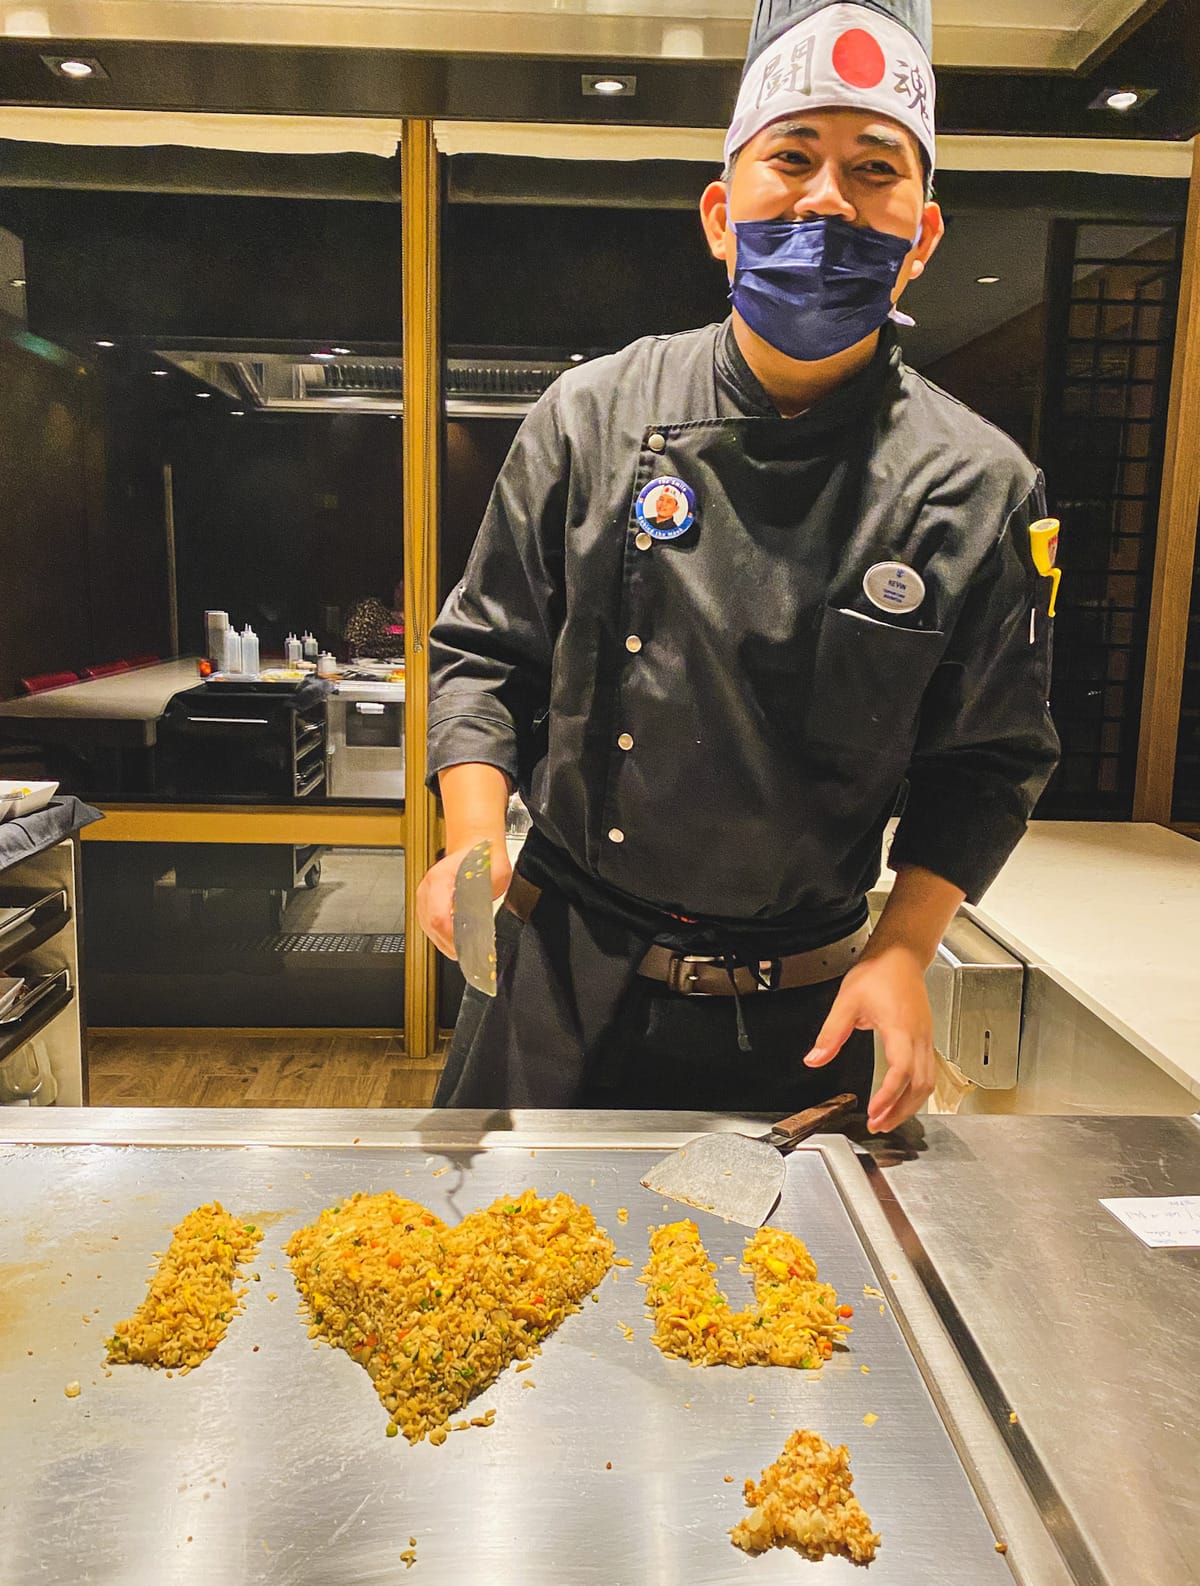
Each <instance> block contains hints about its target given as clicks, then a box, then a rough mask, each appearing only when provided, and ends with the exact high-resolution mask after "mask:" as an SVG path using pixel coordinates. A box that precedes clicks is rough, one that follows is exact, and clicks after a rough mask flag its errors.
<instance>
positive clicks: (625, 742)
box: [617, 732, 633, 749]
mask: <svg viewBox="0 0 1200 1586" xmlns="http://www.w3.org/2000/svg"><path fill="white" fill-rule="evenodd" d="M617 747H618V748H619V749H632V748H633V737H632V735H631V734H630V733H627V732H623V733H622V734H621V736H620V737H619V738H618V739H617Z"/></svg>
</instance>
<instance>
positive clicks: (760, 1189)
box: [642, 1094, 858, 1228]
mask: <svg viewBox="0 0 1200 1586" xmlns="http://www.w3.org/2000/svg"><path fill="white" fill-rule="evenodd" d="M857 1105H858V1098H857V1097H856V1096H852V1095H849V1094H846V1095H841V1096H834V1097H833V1098H832V1100H830V1101H825V1102H822V1103H821V1104H820V1106H818V1107H808V1108H806V1109H805V1110H804V1111H803V1112H797V1113H793V1114H792V1116H791V1117H790V1118H784V1119H782V1120H781V1121H780V1122H779V1123H777V1124H776V1125H775V1127H774V1128H773V1129H772V1130H771V1131H770V1132H769V1133H768V1134H764V1135H760V1136H758V1137H757V1138H752V1137H751V1136H749V1135H744V1134H702V1135H698V1136H697V1137H696V1139H695V1140H689V1141H688V1143H687V1145H684V1146H680V1148H679V1149H678V1151H672V1152H671V1154H670V1156H666V1157H664V1158H663V1159H662V1161H661V1162H658V1163H656V1164H655V1166H654V1167H652V1168H651V1169H650V1171H649V1173H647V1174H646V1176H645V1178H644V1179H643V1180H642V1183H643V1184H644V1185H645V1187H646V1188H647V1189H648V1190H653V1191H654V1192H655V1194H657V1195H666V1196H668V1197H669V1198H670V1199H671V1200H677V1201H682V1202H683V1204H684V1205H685V1206H695V1207H697V1208H698V1209H699V1210H700V1211H705V1212H712V1213H713V1215H714V1216H717V1217H723V1218H724V1219H725V1221H726V1222H730V1223H741V1224H743V1225H744V1226H745V1227H747V1228H761V1227H762V1225H763V1223H765V1222H766V1220H767V1218H768V1217H769V1216H770V1215H771V1213H772V1212H773V1211H774V1210H775V1206H776V1203H777V1201H778V1200H779V1197H780V1195H781V1194H782V1193H783V1180H784V1174H785V1171H786V1164H785V1163H784V1155H785V1153H786V1152H788V1151H790V1150H791V1149H792V1147H793V1146H796V1145H799V1143H800V1141H801V1140H806V1139H807V1138H808V1137H809V1135H810V1134H815V1133H816V1132H817V1130H818V1129H824V1128H826V1127H828V1125H829V1124H831V1123H835V1122H837V1121H838V1120H839V1119H841V1118H843V1117H844V1116H845V1115H846V1114H847V1113H848V1112H851V1111H852V1110H853V1109H854V1108H855V1107H856V1106H857Z"/></svg>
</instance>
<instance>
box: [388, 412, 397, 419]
mask: <svg viewBox="0 0 1200 1586" xmlns="http://www.w3.org/2000/svg"><path fill="white" fill-rule="evenodd" d="M399 417H400V415H399V413H389V414H388V418H390V419H398V418H399Z"/></svg>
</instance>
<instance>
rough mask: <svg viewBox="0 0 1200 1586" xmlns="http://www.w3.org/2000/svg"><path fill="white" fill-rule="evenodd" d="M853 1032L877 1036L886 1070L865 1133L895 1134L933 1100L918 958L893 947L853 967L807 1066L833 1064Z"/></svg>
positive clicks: (928, 1021) (929, 1034) (929, 1021)
mask: <svg viewBox="0 0 1200 1586" xmlns="http://www.w3.org/2000/svg"><path fill="white" fill-rule="evenodd" d="M855 1030H878V1031H879V1035H880V1039H881V1040H882V1042H883V1053H884V1057H885V1058H886V1059H887V1065H888V1071H887V1078H886V1079H885V1080H884V1082H883V1084H882V1085H880V1087H879V1089H878V1090H877V1091H876V1093H875V1095H874V1096H872V1098H871V1103H870V1106H869V1107H868V1108H867V1127H868V1129H870V1130H871V1132H872V1133H873V1134H878V1133H881V1132H882V1131H884V1130H886V1129H895V1128H897V1127H898V1126H899V1125H900V1124H902V1123H903V1122H904V1120H905V1119H906V1118H911V1117H912V1116H913V1114H914V1113H915V1112H917V1111H918V1109H919V1108H920V1107H921V1105H922V1104H923V1103H924V1102H925V1101H927V1100H928V1098H929V1097H930V1096H931V1095H932V1094H933V1084H934V1078H935V1063H934V1054H933V1015H932V1013H931V1012H930V1008H929V997H928V995H927V993H926V991H925V967H924V965H923V964H922V963H921V960H920V958H919V956H918V955H917V954H915V953H914V952H912V951H911V950H910V949H908V948H907V947H904V946H902V945H893V946H889V947H887V948H885V949H883V950H882V951H880V952H877V953H874V954H871V953H870V952H868V954H867V955H865V956H864V957H863V958H862V959H861V960H860V962H859V963H857V964H855V966H854V968H853V969H852V970H850V971H849V973H848V974H847V975H846V978H845V979H844V980H843V981H842V985H841V990H840V991H839V992H838V994H837V998H836V1000H835V1001H834V1004H833V1007H832V1008H831V1009H830V1010H829V1017H828V1018H827V1019H826V1020H825V1023H824V1024H823V1025H822V1026H821V1033H820V1034H819V1035H818V1036H817V1039H816V1043H815V1044H814V1046H813V1049H812V1051H811V1052H810V1053H809V1054H808V1056H807V1057H806V1058H805V1059H804V1061H805V1063H806V1064H807V1065H808V1067H809V1068H823V1067H824V1065H825V1064H826V1063H831V1062H832V1061H833V1059H834V1058H835V1057H836V1056H837V1054H838V1053H839V1052H840V1051H841V1049H842V1047H843V1046H844V1045H845V1043H846V1041H847V1040H848V1039H849V1037H850V1035H851V1034H852V1033H853V1031H855Z"/></svg>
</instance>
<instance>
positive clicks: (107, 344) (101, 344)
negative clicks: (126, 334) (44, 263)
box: [13, 282, 117, 347]
mask: <svg viewBox="0 0 1200 1586" xmlns="http://www.w3.org/2000/svg"><path fill="white" fill-rule="evenodd" d="M13 285H14V286H15V285H16V282H14V283H13ZM116 345H117V344H116V342H115V341H98V342H97V343H96V346H97V347H115V346H116Z"/></svg>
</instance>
